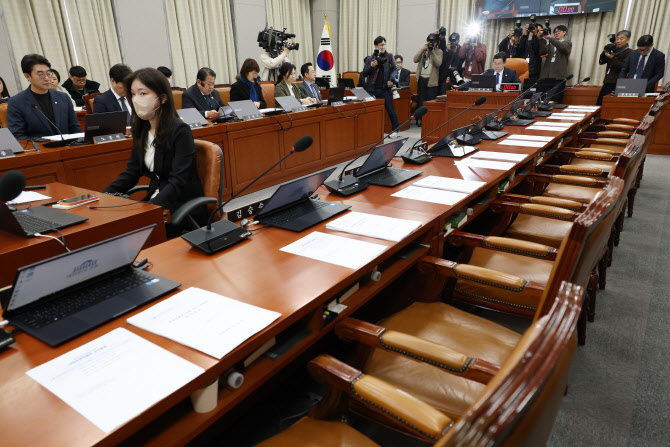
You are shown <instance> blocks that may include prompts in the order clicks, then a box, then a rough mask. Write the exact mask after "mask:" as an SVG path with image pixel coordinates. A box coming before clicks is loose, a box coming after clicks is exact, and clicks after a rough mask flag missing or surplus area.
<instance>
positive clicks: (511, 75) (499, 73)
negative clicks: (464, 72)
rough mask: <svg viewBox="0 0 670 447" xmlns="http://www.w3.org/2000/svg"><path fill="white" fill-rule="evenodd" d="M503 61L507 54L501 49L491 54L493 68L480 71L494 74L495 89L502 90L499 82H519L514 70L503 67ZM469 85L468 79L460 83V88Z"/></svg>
mask: <svg viewBox="0 0 670 447" xmlns="http://www.w3.org/2000/svg"><path fill="white" fill-rule="evenodd" d="M505 62H507V54H506V53H504V52H502V51H501V52H500V53H498V54H496V55H495V56H493V68H489V69H488V70H486V71H484V72H483V73H482V74H483V75H494V76H495V77H496V90H502V86H501V84H521V80H520V79H519V76H517V74H516V70H514V69H512V68H507V67H505ZM469 86H470V81H468V82H466V83H465V84H463V85H461V87H460V88H466V87H469Z"/></svg>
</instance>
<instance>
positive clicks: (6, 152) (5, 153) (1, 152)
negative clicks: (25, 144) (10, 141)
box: [0, 149, 14, 158]
mask: <svg viewBox="0 0 670 447" xmlns="http://www.w3.org/2000/svg"><path fill="white" fill-rule="evenodd" d="M8 157H14V151H12V150H11V149H0V158H8Z"/></svg>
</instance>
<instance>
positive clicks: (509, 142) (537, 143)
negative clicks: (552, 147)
mask: <svg viewBox="0 0 670 447" xmlns="http://www.w3.org/2000/svg"><path fill="white" fill-rule="evenodd" d="M498 144H502V145H503V146H528V147H544V146H546V145H547V142H546V141H524V140H510V139H509V138H508V139H506V140H502V141H501V142H499V143H498Z"/></svg>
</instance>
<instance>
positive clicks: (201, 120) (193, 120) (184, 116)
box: [177, 108, 209, 128]
mask: <svg viewBox="0 0 670 447" xmlns="http://www.w3.org/2000/svg"><path fill="white" fill-rule="evenodd" d="M177 115H179V118H180V119H181V120H182V121H183V122H184V123H186V124H188V125H189V126H190V127H191V128H194V127H202V126H206V125H207V124H209V121H207V120H206V119H205V117H203V116H202V115H201V114H200V112H198V109H195V108H190V109H179V110H177Z"/></svg>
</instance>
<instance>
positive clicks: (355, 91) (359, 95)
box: [351, 87, 375, 101]
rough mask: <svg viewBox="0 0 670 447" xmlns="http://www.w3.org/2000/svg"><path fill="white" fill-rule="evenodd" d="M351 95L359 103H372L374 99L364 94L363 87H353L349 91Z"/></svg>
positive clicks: (366, 93)
mask: <svg viewBox="0 0 670 447" xmlns="http://www.w3.org/2000/svg"><path fill="white" fill-rule="evenodd" d="M351 93H353V94H354V96H356V99H358V100H359V101H372V100H374V99H375V97H374V96H372V95H371V94H369V93H368V92H366V91H365V89H364V88H363V87H354V88H352V89H351Z"/></svg>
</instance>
